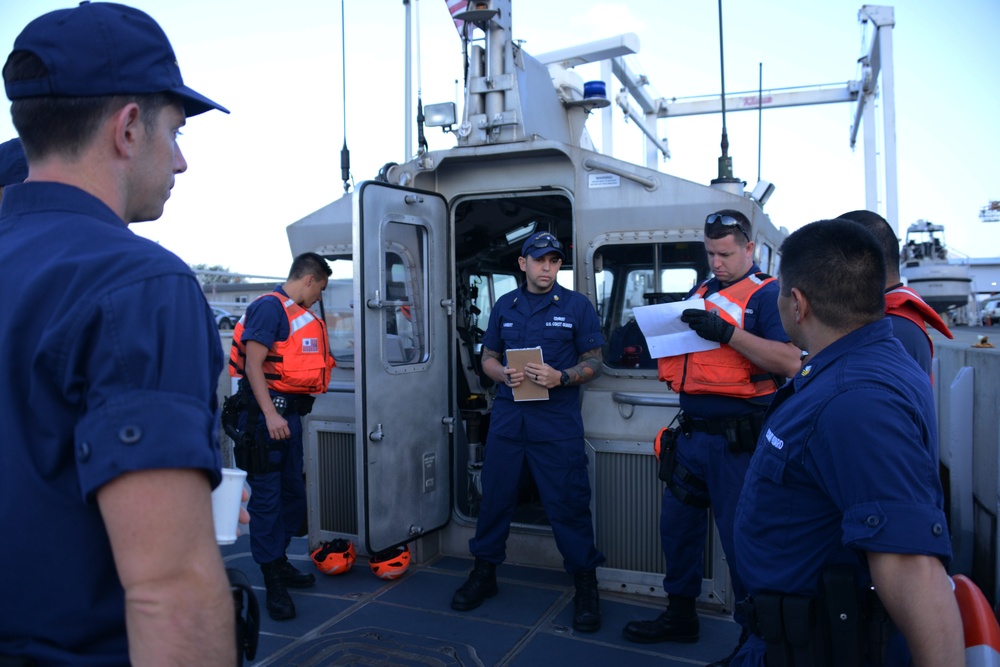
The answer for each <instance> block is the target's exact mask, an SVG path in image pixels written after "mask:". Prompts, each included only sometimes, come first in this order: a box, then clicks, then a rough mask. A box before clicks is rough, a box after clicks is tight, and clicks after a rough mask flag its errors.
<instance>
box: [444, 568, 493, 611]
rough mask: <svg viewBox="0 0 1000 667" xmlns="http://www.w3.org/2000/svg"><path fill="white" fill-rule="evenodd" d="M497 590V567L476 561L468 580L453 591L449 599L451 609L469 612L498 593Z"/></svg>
mask: <svg viewBox="0 0 1000 667" xmlns="http://www.w3.org/2000/svg"><path fill="white" fill-rule="evenodd" d="M499 590H500V589H498V588H497V566H496V565H495V564H493V563H487V562H486V561H484V560H480V559H478V558H477V559H476V564H475V566H474V567H473V568H472V572H470V573H469V578H468V580H467V581H466V582H465V583H464V584H462V586H461V587H460V588H459V589H458V590H457V591H455V595H454V596H453V597H452V598H451V608H452V609H455V610H457V611H469V610H470V609H475V608H476V607H478V606H479V605H481V604H482V603H483V600H485V599H486V598H491V597H493V596H494V595H496V594H497V593H498V592H499Z"/></svg>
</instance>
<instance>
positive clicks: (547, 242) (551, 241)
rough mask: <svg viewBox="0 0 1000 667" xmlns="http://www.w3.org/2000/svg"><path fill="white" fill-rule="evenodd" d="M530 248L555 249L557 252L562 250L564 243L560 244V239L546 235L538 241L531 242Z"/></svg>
mask: <svg viewBox="0 0 1000 667" xmlns="http://www.w3.org/2000/svg"><path fill="white" fill-rule="evenodd" d="M528 247H529V248H555V249H556V250H562V243H559V239H557V238H556V237H554V236H552V235H551V234H544V235H542V236H539V237H538V238H537V239H535V240H534V241H532V242H531V245H529V246H528Z"/></svg>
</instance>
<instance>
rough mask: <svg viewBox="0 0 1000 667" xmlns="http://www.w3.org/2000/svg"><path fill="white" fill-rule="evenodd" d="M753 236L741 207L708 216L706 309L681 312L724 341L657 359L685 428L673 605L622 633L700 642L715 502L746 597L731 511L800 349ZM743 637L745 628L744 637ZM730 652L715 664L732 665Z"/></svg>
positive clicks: (663, 517)
mask: <svg viewBox="0 0 1000 667" xmlns="http://www.w3.org/2000/svg"><path fill="white" fill-rule="evenodd" d="M752 235H753V230H752V229H751V226H750V220H749V219H747V217H746V216H745V215H743V213H741V212H739V211H736V210H731V209H724V210H721V211H716V212H715V213H712V214H711V215H709V216H708V217H707V218H706V220H705V251H706V252H707V254H708V262H709V266H710V268H711V270H712V273H713V274H714V275H713V277H712V278H710V279H708V280H706V281H705V282H704V283H702V284H701V285H699V286H697V287H696V288H694V289H693V290H691V293H690V294H689V295H688V298H689V299H695V298H702V299H704V300H705V309H700V308H689V309H687V310H685V311H684V312H683V313H682V317H681V320H682V321H683V322H685V323H687V324H688V326H690V327H691V329H693V330H694V331H695V333H697V334H698V335H699V336H701V337H702V338H705V339H706V340H710V341H714V342H717V343H719V347H718V348H716V349H712V350H707V351H702V352H694V353H690V354H683V355H676V356H672V357H664V358H661V359H660V360H659V376H660V379H661V380H663V381H664V382H666V383H667V384H668V385H669V386H670V388H671V389H672V390H674V391H676V392H677V393H679V394H680V406H681V414H680V415H679V422H680V428H679V430H680V431H681V432H682V435H678V436H677V439H676V451H675V463H674V466H673V471H672V476H671V480H670V481H669V482H668V483H667V485H666V487H665V488H664V491H663V503H662V507H661V512H660V537H661V542H662V545H663V555H664V557H665V560H666V576H665V577H664V579H663V588H664V590H665V591H666V592H667V596H668V604H667V609H666V611H664V612H663V613H662V614H660V615H659V616H658V617H657V618H655V619H653V620H650V621H632V622H630V623H629V624H627V625H626V626H625V628H624V630H623V635H624V637H625V638H626V639H628V640H629V641H633V642H639V643H652V642H663V641H675V642H696V641H698V639H699V636H700V635H699V631H700V628H699V622H698V615H697V613H696V611H695V598H697V597H698V595H700V594H701V584H702V576H703V575H702V570H703V565H702V564H703V562H704V553H705V541H706V535H707V530H708V514H707V508H708V507H709V506H710V505H711V507H712V512H713V516H714V517H715V523H716V525H717V526H718V529H719V537H720V539H721V541H722V547H723V550H724V551H725V553H726V556H727V557H728V558H729V562H730V565H729V574H730V580H731V581H732V587H733V592H734V594H735V599H736V600H739V599H742V597H743V596H744V595H745V590H744V588H743V584H742V581H741V580H740V577H739V573H738V572H737V571H736V569H735V568H734V567H733V566H732V556H733V545H732V534H733V533H732V530H733V512H734V511H735V509H736V500H737V499H738V498H739V493H740V488H741V486H742V484H743V477H744V475H745V474H746V469H747V466H748V465H749V463H750V454H751V452H752V451H753V448H754V445H755V444H756V441H757V434H758V433H759V430H760V424H761V422H762V421H763V415H764V410H765V409H766V407H767V404H768V403H769V402H770V400H771V397H772V396H773V395H774V392H775V390H776V389H777V388H778V387H779V386H780V385H781V383H783V382H784V379H785V378H786V377H788V376H790V375H792V374H793V373H795V371H797V370H798V368H799V359H800V356H801V353H800V351H799V350H798V349H797V348H796V347H794V346H793V345H791V344H790V343H789V340H788V336H787V335H786V334H785V331H784V329H782V328H781V322H780V319H779V317H778V309H777V293H778V286H777V283H776V281H775V280H774V278H772V277H771V276H768V275H766V274H764V273H762V272H761V270H760V267H759V266H757V263H756V262H754V259H753V251H754V242H753V240H752ZM663 455H664V453H663V452H662V451H661V456H663ZM741 620H742V618H741V617H740V616H739V615H738V614H737V621H741ZM745 640H746V633H745V632H744V633H743V634H742V635H741V637H740V643H742V642H743V641H745ZM732 654H735V650H734V651H733V652H732ZM732 654H731V655H730V656H729V657H726V658H723V659H722V660H720V661H718V662H716V663H714V664H718V665H726V664H728V661H729V659H730V658H731V657H732Z"/></svg>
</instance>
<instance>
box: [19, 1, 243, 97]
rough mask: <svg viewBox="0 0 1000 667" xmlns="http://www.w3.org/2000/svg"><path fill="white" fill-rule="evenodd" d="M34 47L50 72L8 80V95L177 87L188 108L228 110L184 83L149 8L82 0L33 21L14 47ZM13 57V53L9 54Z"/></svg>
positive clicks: (150, 90) (173, 90)
mask: <svg viewBox="0 0 1000 667" xmlns="http://www.w3.org/2000/svg"><path fill="white" fill-rule="evenodd" d="M17 51H29V52H31V53H33V54H35V56H37V57H38V58H39V59H41V61H42V63H43V64H44V65H45V67H46V68H47V69H48V74H47V75H46V76H44V77H40V78H37V79H30V80H26V81H4V86H5V88H6V90H7V97H9V98H10V99H11V100H19V99H23V98H27V97H95V96H103V95H146V94H151V93H165V92H169V93H173V94H174V95H177V96H178V97H180V98H181V100H182V102H183V104H184V114H185V115H186V116H194V115H197V114H200V113H203V112H205V111H208V110H209V109H218V110H219V111H224V112H226V113H229V110H228V109H226V108H224V107H223V106H221V105H219V104H217V103H216V102H213V101H212V100H210V99H208V98H207V97H205V96H204V95H202V94H200V93H196V92H195V91H193V90H191V89H190V88H188V87H187V86H185V85H184V80H183V79H182V78H181V70H180V68H179V67H178V66H177V58H176V56H174V50H173V48H172V47H171V46H170V41H169V40H168V39H167V36H166V35H165V34H164V32H163V29H162V28H160V26H159V24H157V23H156V21H154V20H153V19H152V18H151V17H150V16H149V15H148V14H146V13H144V12H141V11H139V10H138V9H135V8H133V7H126V6H125V5H119V4H114V3H110V2H81V3H80V6H79V7H74V8H72V9H59V10H56V11H54V12H49V13H48V14H45V15H43V16H40V17H38V18H37V19H35V20H34V21H32V22H31V23H29V24H28V25H27V26H26V27H25V28H24V30H22V31H21V34H20V35H18V36H17V39H16V40H14V51H13V52H12V53H16V52H17ZM8 61H9V58H8Z"/></svg>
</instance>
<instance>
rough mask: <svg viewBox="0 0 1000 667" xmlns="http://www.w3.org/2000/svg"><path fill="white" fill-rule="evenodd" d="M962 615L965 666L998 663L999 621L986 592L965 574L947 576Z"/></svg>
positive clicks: (998, 665)
mask: <svg viewBox="0 0 1000 667" xmlns="http://www.w3.org/2000/svg"><path fill="white" fill-rule="evenodd" d="M951 580H952V582H953V584H954V586H955V600H956V601H957V602H958V611H959V613H960V614H961V615H962V629H963V631H964V633H965V664H966V665H967V667H1000V625H998V624H997V618H996V616H995V615H994V614H993V610H992V609H991V608H990V603H989V602H987V600H986V596H985V595H983V592H982V591H981V590H979V587H978V586H976V585H975V584H974V583H972V580H970V579H969V578H968V577H966V576H965V575H962V574H956V575H955V576H954V577H952V578H951Z"/></svg>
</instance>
